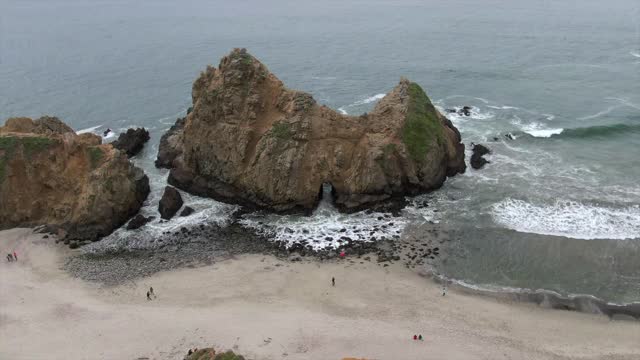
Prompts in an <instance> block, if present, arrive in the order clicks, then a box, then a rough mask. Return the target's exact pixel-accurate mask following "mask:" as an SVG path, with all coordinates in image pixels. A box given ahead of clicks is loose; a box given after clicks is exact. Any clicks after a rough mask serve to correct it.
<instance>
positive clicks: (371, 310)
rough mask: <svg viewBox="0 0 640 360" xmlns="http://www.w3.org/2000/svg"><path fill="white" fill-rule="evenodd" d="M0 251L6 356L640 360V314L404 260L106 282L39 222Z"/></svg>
mask: <svg viewBox="0 0 640 360" xmlns="http://www.w3.org/2000/svg"><path fill="white" fill-rule="evenodd" d="M0 248H2V250H3V251H5V252H8V251H9V250H12V249H15V250H16V251H17V253H18V257H19V260H18V262H13V263H9V262H7V261H6V260H3V261H2V263H1V265H0V358H2V359H138V358H148V359H182V357H183V356H184V354H185V353H186V351H187V350H188V349H189V348H194V347H199V348H202V347H207V346H214V347H216V348H220V349H233V350H236V351H237V352H239V353H241V354H243V355H245V356H246V357H247V358H248V359H323V360H324V359H342V358H343V357H359V358H362V357H364V358H367V359H629V360H631V359H638V358H640V322H634V321H611V320H609V319H608V318H607V317H604V316H598V315H589V314H584V313H575V312H569V311H559V310H548V309H543V308H540V307H538V306H535V305H531V304H524V303H512V302H506V301H499V300H495V299H490V298H485V297H481V296H473V295H469V294H463V293H460V292H457V291H455V290H449V291H448V292H447V295H446V296H444V297H443V296H442V291H441V288H440V286H439V285H437V284H435V283H434V282H432V281H431V280H429V279H426V278H424V277H422V276H420V275H419V274H416V273H415V272H412V271H410V270H408V269H405V268H404V267H402V266H401V265H400V264H394V265H391V266H389V267H382V266H378V265H376V264H375V263H371V262H366V261H365V262H363V263H360V261H355V262H354V263H350V262H348V261H340V260H335V261H332V262H324V263H319V262H316V261H302V262H295V263H291V262H284V261H282V260H278V259H276V258H275V257H271V256H264V255H245V256H239V257H237V258H233V259H229V260H225V261H221V262H218V263H215V264H213V265H210V266H204V267H199V268H184V269H179V270H173V271H167V272H163V273H158V274H156V275H153V276H149V277H146V278H142V279H140V280H139V281H137V282H135V283H130V284H126V285H120V286H116V287H104V286H100V285H97V284H93V283H87V282H84V281H81V280H79V279H76V278H72V277H71V276H69V275H68V274H67V273H66V272H65V271H63V270H61V264H62V262H63V260H64V258H65V256H68V255H69V254H70V253H71V252H72V251H73V250H69V249H68V248H66V247H64V246H58V245H55V244H54V243H53V241H52V239H43V238H42V235H40V234H33V233H32V232H31V230H29V229H12V230H7V231H2V232H0ZM332 277H335V278H336V286H335V287H332V286H331V278H332ZM150 286H153V288H154V290H155V293H156V294H157V298H155V299H153V300H151V301H148V300H147V299H146V291H147V289H148V288H149V287H150ZM414 334H422V335H423V336H424V337H425V340H424V341H414V340H412V339H411V338H412V336H413V335H414Z"/></svg>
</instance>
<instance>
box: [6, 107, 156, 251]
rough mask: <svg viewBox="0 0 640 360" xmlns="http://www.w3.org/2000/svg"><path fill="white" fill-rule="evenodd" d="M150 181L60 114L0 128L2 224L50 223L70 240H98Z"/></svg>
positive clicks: (123, 217) (131, 210) (135, 204)
mask: <svg viewBox="0 0 640 360" xmlns="http://www.w3.org/2000/svg"><path fill="white" fill-rule="evenodd" d="M148 193H149V180H148V179H147V177H146V175H144V173H143V172H142V170H140V169H138V168H136V167H134V166H133V165H132V164H131V163H130V162H129V160H128V159H127V156H126V155H125V154H124V153H123V152H121V151H119V150H116V149H114V148H113V147H112V146H111V145H101V139H100V137H99V136H97V135H93V134H82V135H76V134H75V132H73V130H72V129H71V128H70V127H68V126H67V125H65V124H64V123H63V122H62V121H60V120H58V119H57V118H50V117H44V118H40V119H38V120H35V121H33V120H31V119H29V118H11V119H9V120H7V122H6V124H5V126H4V127H0V204H1V206H0V229H6V228H11V227H16V226H35V225H40V224H47V225H52V226H51V227H50V228H52V227H57V228H59V229H62V230H64V233H66V235H67V236H66V237H67V239H68V240H97V239H98V238H99V237H102V236H105V235H107V234H109V233H111V232H112V231H113V230H114V229H115V228H117V227H119V226H121V225H122V224H124V223H125V222H126V221H127V219H129V218H130V217H131V216H133V215H134V214H135V213H136V212H138V210H139V209H140V207H141V206H142V203H143V201H144V200H145V198H146V197H147V194H148Z"/></svg>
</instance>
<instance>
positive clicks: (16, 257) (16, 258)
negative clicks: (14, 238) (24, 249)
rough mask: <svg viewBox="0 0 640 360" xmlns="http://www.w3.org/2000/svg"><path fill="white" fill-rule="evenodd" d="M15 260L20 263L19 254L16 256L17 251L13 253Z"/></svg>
mask: <svg viewBox="0 0 640 360" xmlns="http://www.w3.org/2000/svg"><path fill="white" fill-rule="evenodd" d="M13 259H14V260H15V261H18V254H16V252H15V251H14V252H13Z"/></svg>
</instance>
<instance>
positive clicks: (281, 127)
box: [271, 122, 292, 140]
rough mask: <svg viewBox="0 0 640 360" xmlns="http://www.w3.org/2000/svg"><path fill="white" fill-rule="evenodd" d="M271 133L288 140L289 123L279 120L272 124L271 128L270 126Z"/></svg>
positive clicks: (289, 134)
mask: <svg viewBox="0 0 640 360" xmlns="http://www.w3.org/2000/svg"><path fill="white" fill-rule="evenodd" d="M271 135H272V136H274V137H276V138H278V139H281V140H289V139H291V135H292V133H291V129H290V128H289V124H287V123H283V122H279V123H275V124H273V128H271Z"/></svg>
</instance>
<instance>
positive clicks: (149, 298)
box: [147, 291, 151, 300]
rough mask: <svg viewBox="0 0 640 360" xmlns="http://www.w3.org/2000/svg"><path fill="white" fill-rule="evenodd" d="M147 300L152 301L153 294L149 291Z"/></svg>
mask: <svg viewBox="0 0 640 360" xmlns="http://www.w3.org/2000/svg"><path fill="white" fill-rule="evenodd" d="M147 300H151V293H150V292H148V291H147Z"/></svg>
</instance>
